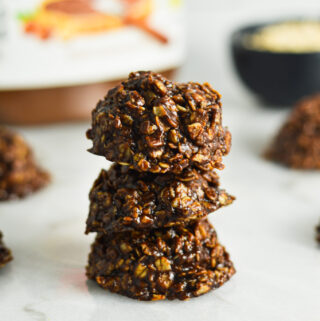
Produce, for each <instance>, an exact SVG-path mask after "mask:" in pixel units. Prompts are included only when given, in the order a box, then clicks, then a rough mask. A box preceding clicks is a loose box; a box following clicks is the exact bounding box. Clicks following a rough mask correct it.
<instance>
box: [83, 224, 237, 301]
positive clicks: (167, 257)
mask: <svg viewBox="0 0 320 321" xmlns="http://www.w3.org/2000/svg"><path fill="white" fill-rule="evenodd" d="M234 273H235V269H234V267H233V264H232V262H231V261H230V259H229V255H228V253H227V252H226V251H225V249H224V247H223V246H221V245H220V244H219V243H218V241H217V236H216V232H215V230H214V229H213V227H212V225H211V224H210V223H209V222H208V221H207V220H202V221H198V222H196V223H193V224H190V225H189V226H187V227H182V226H175V227H170V228H162V229H158V230H152V231H149V232H137V231H130V232H123V233H116V234H107V235H106V234H98V236H97V238H96V240H95V242H94V244H93V245H92V248H91V253H90V255H89V265H88V266H87V276H88V277H89V278H90V279H92V280H95V281H96V282H97V283H98V284H99V285H100V286H101V287H102V288H104V289H107V290H110V291H111V292H115V293H119V294H122V295H125V296H128V297H131V298H134V299H139V300H146V301H148V300H162V299H166V298H167V299H169V300H173V299H180V300H186V299H189V298H191V297H196V296H199V295H202V294H205V293H207V292H208V291H210V290H212V289H215V288H218V287H220V286H221V285H223V284H224V283H225V282H226V281H228V280H229V279H230V277H231V276H232V275H233V274H234Z"/></svg>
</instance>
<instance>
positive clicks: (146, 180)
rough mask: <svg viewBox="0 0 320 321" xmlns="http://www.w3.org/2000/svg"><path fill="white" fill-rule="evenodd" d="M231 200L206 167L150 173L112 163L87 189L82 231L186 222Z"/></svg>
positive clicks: (150, 227)
mask: <svg viewBox="0 0 320 321" xmlns="http://www.w3.org/2000/svg"><path fill="white" fill-rule="evenodd" d="M233 200H234V197H233V196H230V195H229V194H227V193H226V192H225V191H224V190H221V189H219V181H218V175H217V174H216V173H215V172H212V171H210V172H205V171H200V170H195V169H186V170H185V171H184V172H182V173H181V174H180V175H174V174H171V173H166V174H153V173H140V172H137V171H134V170H131V169H129V168H128V166H122V165H113V166H112V167H111V168H110V169H109V170H108V171H105V170H102V171H101V173H100V175H99V177H98V179H97V180H96V181H95V183H94V185H93V187H92V189H91V192H90V201H91V205H90V213H89V217H88V220H87V233H89V232H106V233H107V232H110V231H112V232H121V231H125V230H133V229H137V230H138V229H140V230H141V229H152V228H159V227H168V226H173V225H186V224H189V223H190V222H192V221H194V220H196V219H199V218H202V217H204V216H206V215H208V214H209V213H211V212H213V211H216V210H217V209H219V208H220V207H222V206H225V205H229V204H231V203H232V202H233Z"/></svg>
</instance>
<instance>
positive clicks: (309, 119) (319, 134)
mask: <svg viewBox="0 0 320 321" xmlns="http://www.w3.org/2000/svg"><path fill="white" fill-rule="evenodd" d="M266 157H267V158H269V159H271V160H273V161H275V162H278V163H281V164H283V165H285V166H288V167H292V168H301V169H320V94H318V95H315V96H313V97H309V98H307V99H305V100H302V101H301V102H300V103H298V104H297V106H296V107H295V108H294V110H293V111H292V113H291V114H290V116H289V118H288V120H287V121H286V123H285V124H284V125H283V127H282V128H281V130H280V132H279V133H278V135H277V136H276V138H275V140H274V142H273V143H272V145H271V147H270V148H269V150H268V151H267V153H266Z"/></svg>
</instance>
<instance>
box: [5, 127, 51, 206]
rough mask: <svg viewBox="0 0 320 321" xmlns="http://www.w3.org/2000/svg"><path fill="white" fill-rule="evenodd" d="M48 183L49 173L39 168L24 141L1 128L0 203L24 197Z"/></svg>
mask: <svg viewBox="0 0 320 321" xmlns="http://www.w3.org/2000/svg"><path fill="white" fill-rule="evenodd" d="M48 181H49V175H48V173H47V172H45V171H43V170H42V169H41V168H39V167H38V166H37V164H36V163H35V160H34V157H33V153H32V150H31V149H30V147H29V146H28V145H27V143H26V142H25V141H24V139H23V138H22V137H21V136H20V135H18V134H16V133H14V132H12V131H11V130H9V129H7V128H4V127H0V201H3V200H7V199H11V198H21V197H24V196H26V195H27V194H30V193H32V192H34V191H36V190H38V189H40V188H42V187H43V186H45V185H46V184H47V183H48Z"/></svg>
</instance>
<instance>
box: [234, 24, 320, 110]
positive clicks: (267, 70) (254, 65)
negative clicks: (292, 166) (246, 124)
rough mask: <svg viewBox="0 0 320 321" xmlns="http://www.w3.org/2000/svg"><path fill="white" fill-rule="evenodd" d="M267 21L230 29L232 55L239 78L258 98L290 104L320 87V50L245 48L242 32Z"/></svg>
mask: <svg viewBox="0 0 320 321" xmlns="http://www.w3.org/2000/svg"><path fill="white" fill-rule="evenodd" d="M277 22H278V21H277ZM271 24H273V23H269V24H260V25H252V26H248V27H245V28H242V29H240V30H237V31H236V32H234V33H233V35H232V40H231V49H232V56H233V60H234V64H235V67H236V70H237V72H238V74H239V76H240V78H241V79H242V81H243V82H244V83H245V85H246V86H247V87H248V88H249V89H251V90H252V91H253V92H254V93H255V94H256V95H257V96H258V97H259V98H261V99H262V100H264V101H265V102H267V103H269V104H272V105H278V106H279V105H291V104H292V103H294V102H296V101H297V100H299V99H301V98H302V97H304V96H307V95H310V94H313V93H315V92H319V91H320V52H310V53H278V52H269V51H258V50H254V49H249V48H246V46H245V45H244V41H243V39H244V36H246V35H250V34H253V33H255V32H256V31H257V30H258V29H259V28H261V27H264V26H267V25H271Z"/></svg>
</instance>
